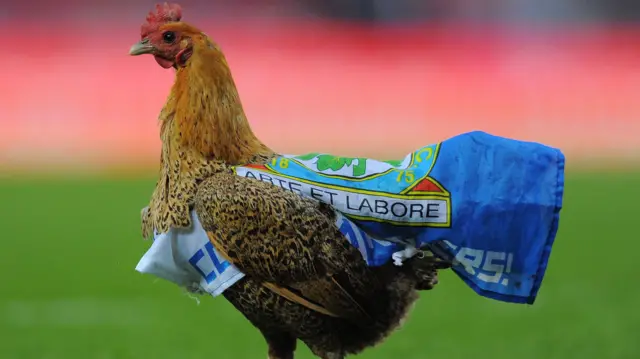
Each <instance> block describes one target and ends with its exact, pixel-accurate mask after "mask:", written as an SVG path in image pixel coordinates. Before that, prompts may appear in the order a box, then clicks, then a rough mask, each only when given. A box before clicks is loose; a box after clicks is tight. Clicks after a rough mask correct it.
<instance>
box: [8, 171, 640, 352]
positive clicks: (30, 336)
mask: <svg viewBox="0 0 640 359" xmlns="http://www.w3.org/2000/svg"><path fill="white" fill-rule="evenodd" d="M567 177H568V178H567V183H566V187H567V188H566V194H565V202H564V203H565V208H564V209H563V211H562V215H561V221H560V231H559V235H558V238H557V241H556V245H555V248H554V251H553V253H552V257H551V263H550V267H549V270H548V272H547V275H546V278H545V282H544V283H543V286H542V289H541V291H540V294H539V298H538V301H537V302H536V304H535V305H533V306H524V305H510V304H505V303H500V302H496V301H492V300H489V299H485V298H482V297H480V296H478V295H476V294H475V293H474V292H473V291H471V290H470V289H468V288H467V287H466V286H464V284H463V283H462V281H461V280H459V279H458V278H457V277H456V276H454V275H453V274H452V273H445V274H443V276H442V279H441V283H440V285H439V286H438V287H437V289H436V290H434V291H433V292H430V293H424V294H423V295H422V298H421V299H420V301H419V303H418V305H417V307H416V308H415V310H414V312H413V314H412V315H411V317H410V320H409V321H408V322H407V324H406V325H405V327H404V328H403V329H402V330H401V331H399V332H396V333H395V334H394V335H393V336H392V337H391V338H390V339H389V340H388V341H387V342H386V343H384V344H383V345H381V346H379V347H377V348H374V349H370V350H368V351H366V352H365V353H364V354H363V355H361V356H360V357H361V358H369V359H375V358H392V357H394V356H398V357H399V358H403V359H414V358H415V359H417V358H447V359H455V358H464V359H470V358H474V359H483V358H487V359H500V358H508V359H513V358H522V359H534V358H535V359H542V358H558V359H569V358H580V359H590V358H593V359H605V358H607V359H612V358H629V359H637V358H640V340H639V338H640V309H638V305H640V286H638V283H639V282H638V280H639V279H638V278H640V268H639V267H638V265H637V263H638V259H637V255H638V252H639V251H640V234H639V230H638V223H640V211H639V210H638V205H639V202H640V173H638V172H636V173H620V172H618V173H613V172H611V173H609V172H603V173H594V172H592V173H573V172H572V173H569V174H568V175H567ZM153 185H154V181H153V179H151V178H140V179H125V178H121V179H113V178H112V179H107V178H103V179H88V178H85V179H75V180H65V179H25V178H20V179H4V180H1V181H0V224H1V227H0V228H2V235H3V238H2V239H1V240H0V270H1V271H0V273H1V274H0V275H1V278H2V282H1V287H0V288H1V289H0V293H1V294H0V357H1V358H6V359H22V358H25V359H27V358H29V359H31V358H46V359H58V358H60V359H110V358H118V359H125V358H141V359H142V358H155V359H164V358H166V359H172V358H176V359H178V358H180V359H188V358H199V359H200V358H224V359H226V358H265V357H266V346H265V344H264V342H263V340H262V338H261V337H260V335H259V334H258V332H257V331H256V330H255V329H253V327H251V325H250V324H249V323H248V322H247V321H246V320H245V319H244V318H243V317H242V316H241V315H240V314H239V313H238V312H236V311H235V310H234V309H233V308H232V307H231V306H230V305H229V304H228V303H227V302H225V300H224V299H223V298H216V299H212V298H204V299H203V300H202V301H201V304H200V305H197V303H196V302H195V301H194V300H193V299H191V298H189V297H187V296H186V295H185V294H184V293H183V292H182V291H181V289H179V288H178V287H176V286H174V285H173V284H171V283H168V282H165V281H161V280H157V279H155V278H154V277H150V276H143V275H141V274H139V273H137V272H135V271H134V267H135V265H136V263H137V261H138V259H139V258H140V256H141V255H142V254H143V252H144V251H145V250H146V248H147V246H148V245H149V242H145V241H143V240H142V239H141V238H140V230H139V210H140V208H141V207H143V206H144V205H145V203H146V201H147V200H148V197H149V195H150V193H151V189H152V187H153ZM298 358H307V359H309V358H311V355H310V354H309V351H308V350H307V349H306V348H305V347H304V346H301V347H300V350H299V355H298Z"/></svg>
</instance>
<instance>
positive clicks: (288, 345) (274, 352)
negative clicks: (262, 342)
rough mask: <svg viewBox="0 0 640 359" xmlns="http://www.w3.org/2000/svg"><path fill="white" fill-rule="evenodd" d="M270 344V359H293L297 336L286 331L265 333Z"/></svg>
mask: <svg viewBox="0 0 640 359" xmlns="http://www.w3.org/2000/svg"><path fill="white" fill-rule="evenodd" d="M263 335H264V338H265V339H266V340H267V345H268V346H269V358H268V359H293V353H294V352H295V351H296V338H294V337H292V336H290V335H289V334H285V333H268V334H267V333H264V332H263Z"/></svg>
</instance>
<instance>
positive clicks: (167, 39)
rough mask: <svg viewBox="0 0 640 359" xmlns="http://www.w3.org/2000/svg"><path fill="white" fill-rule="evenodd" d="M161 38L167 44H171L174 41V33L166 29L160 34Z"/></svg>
mask: <svg viewBox="0 0 640 359" xmlns="http://www.w3.org/2000/svg"><path fill="white" fill-rule="evenodd" d="M162 39H163V40H164V42H166V43H167V44H172V43H173V42H174V41H176V33H175V32H173V31H167V32H165V33H164V34H162Z"/></svg>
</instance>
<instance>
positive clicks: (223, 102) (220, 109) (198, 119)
mask: <svg viewBox="0 0 640 359" xmlns="http://www.w3.org/2000/svg"><path fill="white" fill-rule="evenodd" d="M171 102H172V103H171ZM167 105H168V107H169V108H167V110H170V111H171V112H173V118H174V119H175V121H176V126H177V129H178V131H177V136H179V137H180V143H181V144H182V145H184V146H186V147H188V148H190V149H192V150H195V151H197V152H199V153H200V154H201V155H203V156H204V157H206V158H210V159H216V160H221V161H224V162H226V163H228V164H232V165H235V164H243V163H247V162H249V161H250V160H251V159H252V158H253V157H255V156H257V155H258V156H260V155H264V156H269V155H272V154H273V151H271V150H270V149H269V148H268V147H267V146H266V145H265V144H263V143H262V142H261V141H260V140H259V139H258V138H257V137H256V136H255V134H254V133H253V131H252V130H251V126H250V125H249V122H248V121H247V117H246V115H245V112H244V109H243V107H242V103H241V102H240V97H239V96H238V90H237V88H236V85H235V82H234V80H233V77H232V76H231V71H230V69H229V67H228V65H227V63H226V61H225V60H224V58H223V57H209V56H198V55H197V54H196V53H194V55H193V56H192V58H191V59H190V63H189V65H188V66H187V67H184V68H180V69H179V70H178V71H177V72H176V80H175V83H174V85H173V88H172V97H170V99H169V103H168V104H167Z"/></svg>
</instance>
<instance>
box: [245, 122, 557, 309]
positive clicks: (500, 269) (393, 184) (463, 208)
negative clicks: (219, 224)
mask: <svg viewBox="0 0 640 359" xmlns="http://www.w3.org/2000/svg"><path fill="white" fill-rule="evenodd" d="M564 164H565V158H564V155H563V154H562V152H561V151H560V150H558V149H555V148H551V147H547V146H544V145H542V144H538V143H533V142H523V141H517V140H513V139H507V138H502V137H497V136H493V135H490V134H487V133H484V132H470V133H466V134H462V135H459V136H455V137H452V138H450V139H447V140H445V141H443V142H441V143H437V144H433V145H429V146H425V147H422V148H420V149H418V150H416V151H414V152H412V153H410V154H408V155H407V156H406V157H405V158H404V159H402V160H397V161H378V160H373V159H369V158H347V157H338V156H333V155H328V154H318V153H312V154H307V155H299V156H295V155H286V156H281V157H278V158H275V159H274V160H273V161H272V162H271V163H270V164H267V165H265V166H254V165H250V166H239V167H236V168H235V171H236V174H237V175H240V176H244V177H249V178H255V179H258V180H262V181H267V182H270V183H272V184H274V185H276V186H280V187H282V188H283V189H285V190H290V191H294V192H297V193H300V194H301V195H303V196H308V197H311V198H314V199H316V200H318V201H322V202H325V203H328V204H330V205H332V206H333V208H334V209H335V210H336V211H337V213H338V214H339V216H338V222H337V223H336V224H337V225H338V226H339V228H340V229H341V231H342V232H343V233H344V235H345V237H347V239H348V240H349V241H350V242H351V243H352V244H353V245H354V246H356V247H358V248H359V249H360V251H361V252H362V254H363V256H364V258H365V259H366V261H367V263H368V264H369V265H371V266H379V265H382V264H384V263H387V262H388V261H389V260H391V259H392V255H393V253H395V252H398V251H400V250H402V249H403V248H405V246H415V247H417V248H426V249H429V250H431V251H433V252H434V253H436V254H437V255H439V256H441V257H446V258H447V259H452V260H453V261H454V263H455V264H454V267H453V270H454V271H455V272H456V273H457V274H458V276H459V277H460V278H462V280H464V282H465V283H466V284H467V285H469V286H470V287H471V288H472V289H473V290H475V291H476V292H477V293H478V294H480V295H483V296H486V297H489V298H492V299H496V300H501V301H506V302H512V303H529V304H533V302H534V301H535V298H536V296H537V293H538V290H539V289H540V285H541V284H542V280H543V278H544V274H545V271H546V268H547V264H548V261H549V256H550V254H551V248H552V246H553V242H554V239H555V237H556V232H557V230H558V221H559V214H560V209H561V208H562V198H563V192H564Z"/></svg>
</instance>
